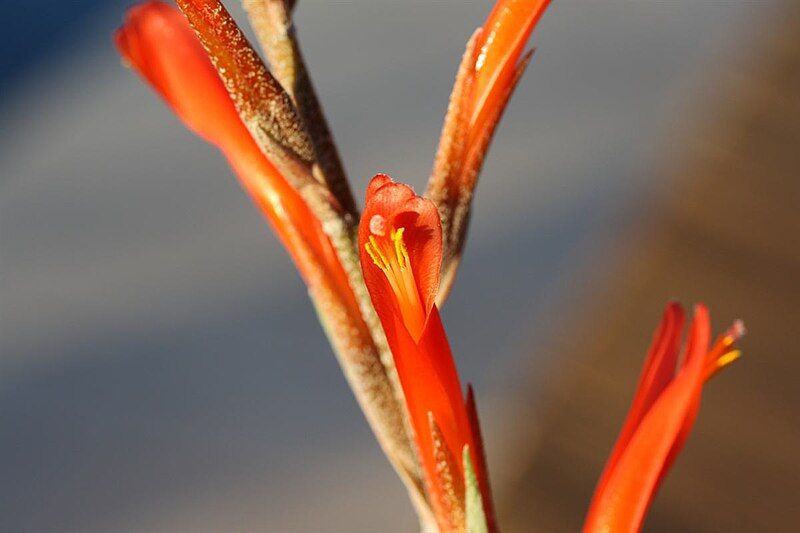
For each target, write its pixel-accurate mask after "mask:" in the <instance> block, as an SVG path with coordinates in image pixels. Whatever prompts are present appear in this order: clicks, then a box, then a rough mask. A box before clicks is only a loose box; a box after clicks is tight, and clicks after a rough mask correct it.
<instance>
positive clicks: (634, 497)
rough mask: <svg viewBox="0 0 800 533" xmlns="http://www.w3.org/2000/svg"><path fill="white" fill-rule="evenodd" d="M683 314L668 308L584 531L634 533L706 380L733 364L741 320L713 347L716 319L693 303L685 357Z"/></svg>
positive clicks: (741, 332) (680, 444)
mask: <svg viewBox="0 0 800 533" xmlns="http://www.w3.org/2000/svg"><path fill="white" fill-rule="evenodd" d="M683 321H684V316H683V310H682V309H681V307H680V305H678V304H676V303H670V304H669V305H667V308H666V311H665V312H664V318H663V320H662V321H661V325H660V326H659V328H658V330H657V331H656V333H655V336H654V338H653V342H652V344H651V346H650V350H649V352H648V355H647V358H646V359H645V363H644V368H643V369H642V375H641V377H640V379H639V385H638V387H637V389H636V394H635V396H634V400H633V404H632V405H631V408H630V411H629V412H628V416H627V418H626V420H625V423H624V425H623V427H622V431H621V432H620V435H619V437H618V438H617V442H616V443H615V444H614V448H613V450H612V452H611V455H610V457H609V459H608V463H607V464H606V467H605V470H604V471H603V474H602V475H601V476H600V481H599V482H598V484H597V489H596V490H595V494H594V497H593V499H592V503H591V506H590V508H589V513H588V516H587V518H586V523H585V524H584V532H586V533H601V532H634V531H638V530H639V529H641V525H642V522H643V521H644V517H645V514H646V512H647V508H648V506H649V505H650V502H651V501H652V499H653V496H654V495H655V492H656V490H657V489H658V486H659V484H660V483H661V481H662V480H663V479H664V476H665V475H666V473H667V471H668V470H669V468H670V466H672V463H673V461H674V460H675V457H676V456H677V455H678V453H679V452H680V450H681V448H682V447H683V445H684V443H685V442H686V439H687V437H688V436H689V432H690V431H691V429H692V425H693V424H694V421H695V419H696V418H697V413H698V410H699V409H700V397H701V394H702V392H703V385H704V383H705V382H706V381H707V380H708V379H709V378H710V377H711V376H713V375H714V374H716V373H717V372H718V371H719V370H720V369H722V368H723V367H725V366H726V365H728V364H730V363H731V362H733V361H735V360H736V359H737V358H738V357H739V356H740V354H741V353H740V352H739V350H737V349H736V347H735V344H736V342H737V341H738V340H739V338H741V336H742V335H744V326H743V324H742V323H741V321H737V322H735V323H734V324H733V326H731V327H730V328H729V329H728V331H727V332H726V333H725V334H724V335H722V336H721V337H720V338H719V339H718V340H717V341H716V342H715V343H714V345H713V347H712V348H711V349H710V350H709V348H708V345H709V339H710V329H711V327H710V321H709V315H708V310H707V309H706V308H705V306H703V305H697V306H695V310H694V319H693V321H692V326H691V328H690V330H689V338H688V342H687V344H686V348H685V350H684V352H685V353H684V356H683V360H682V361H681V363H680V365H678V351H679V349H680V345H681V332H682V329H683Z"/></svg>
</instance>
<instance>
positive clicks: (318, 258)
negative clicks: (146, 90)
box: [114, 1, 358, 316]
mask: <svg viewBox="0 0 800 533" xmlns="http://www.w3.org/2000/svg"><path fill="white" fill-rule="evenodd" d="M114 42H115V44H116V45H117V48H118V49H119V52H120V54H121V55H122V57H123V58H124V60H125V61H126V62H127V63H128V64H129V65H130V66H131V67H132V68H133V69H135V70H136V71H137V72H138V73H139V74H140V75H141V76H142V77H143V78H144V79H145V80H147V82H148V83H150V85H151V86H152V87H153V88H154V89H155V90H156V91H157V92H158V93H159V95H160V96H161V97H162V98H163V99H164V100H165V101H166V102H167V104H169V106H170V107H172V109H173V111H175V113H176V114H177V115H178V116H179V117H180V118H181V120H183V122H184V123H185V124H186V126H187V127H189V129H191V130H193V131H194V132H195V133H197V134H198V135H200V136H201V137H202V138H204V139H205V140H206V141H208V142H210V143H212V144H214V145H216V146H217V147H218V148H219V149H220V150H221V151H222V152H223V154H225V157H226V158H227V159H228V161H229V163H230V165H231V167H233V169H234V170H235V172H236V174H237V175H238V176H239V179H240V180H241V183H242V186H243V187H244V188H245V189H246V190H247V192H248V193H249V194H250V196H251V197H252V198H253V201H254V202H255V203H256V205H257V206H258V207H259V208H260V209H261V211H262V212H263V213H264V215H265V216H266V218H267V219H268V220H269V222H270V223H271V225H272V227H273V228H274V229H275V232H276V233H277V234H278V236H279V238H280V239H281V241H282V242H283V244H284V246H285V247H286V249H287V250H288V251H289V253H290V254H291V255H292V258H293V259H294V261H295V263H296V264H297V266H298V269H299V270H300V273H301V274H302V275H303V278H304V280H305V281H306V283H308V284H309V285H310V286H311V287H312V288H313V287H314V286H316V285H317V284H318V283H320V276H324V277H325V278H326V282H328V283H330V284H331V285H334V286H335V287H337V290H338V292H339V293H340V295H341V297H342V299H343V300H345V301H347V302H348V303H349V305H351V306H352V309H353V314H354V315H355V316H358V306H357V304H356V302H355V299H354V298H353V296H352V294H351V292H352V291H351V290H350V287H349V284H348V281H347V276H346V274H345V272H344V271H343V270H342V268H341V265H340V263H339V261H338V260H337V259H336V254H335V252H334V250H333V248H332V246H331V243H330V241H329V239H328V237H327V236H326V235H325V234H324V232H323V231H322V227H321V225H320V223H319V221H318V220H317V218H316V217H315V216H313V214H312V213H311V210H310V209H309V208H308V205H307V204H306V203H305V202H304V201H303V199H302V198H301V196H300V195H299V194H298V192H297V191H296V190H295V188H293V187H291V186H290V184H289V183H288V182H287V181H286V179H285V178H284V176H283V175H282V174H281V173H280V172H279V171H278V169H277V168H276V167H275V166H274V165H273V164H272V162H270V160H269V159H267V158H266V157H265V156H264V154H263V153H262V152H261V150H260V149H259V147H258V145H257V144H256V142H255V141H254V140H253V137H252V136H251V135H250V132H249V131H248V130H247V128H246V127H245V125H244V123H243V122H242V120H241V118H240V115H239V113H238V112H237V110H236V108H235V106H234V104H233V101H232V100H231V98H230V96H229V94H228V91H227V90H226V89H225V86H224V84H223V83H222V80H221V79H220V77H219V75H218V74H217V71H216V69H215V68H214V66H213V65H212V64H211V61H210V60H209V58H208V54H207V53H206V51H205V50H204V49H203V46H202V45H201V44H200V41H199V40H198V38H197V35H196V34H195V32H194V31H193V30H192V28H191V27H190V26H189V23H188V22H187V20H186V17H184V16H183V14H182V13H181V12H180V11H178V10H177V9H175V8H173V7H171V6H169V5H167V4H164V3H161V2H157V1H153V2H147V3H144V4H140V5H138V6H135V7H133V8H131V9H130V10H129V11H128V12H127V14H126V18H125V23H124V24H123V26H122V27H121V28H120V29H119V30H117V32H116V33H115V34H114ZM320 270H322V271H323V273H322V274H320Z"/></svg>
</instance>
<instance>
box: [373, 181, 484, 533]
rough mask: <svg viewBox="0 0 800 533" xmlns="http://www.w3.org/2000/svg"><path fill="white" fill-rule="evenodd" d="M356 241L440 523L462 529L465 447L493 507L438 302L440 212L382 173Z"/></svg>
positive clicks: (447, 528) (445, 527) (473, 422)
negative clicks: (403, 395) (463, 456)
mask: <svg viewBox="0 0 800 533" xmlns="http://www.w3.org/2000/svg"><path fill="white" fill-rule="evenodd" d="M358 240H359V247H360V253H361V266H362V269H363V272H364V282H365V284H366V286H367V289H368V290H369V294H370V297H371V299H372V303H373V305H374V306H375V310H376V312H377V313H378V317H379V318H380V321H381V324H382V325H383V329H384V331H385V332H386V337H387V340H388V341H389V347H390V348H391V350H392V354H393V356H394V361H395V366H396V367H397V372H398V374H399V377H400V383H401V385H402V388H403V393H404V394H405V399H406V404H407V406H408V410H409V412H410V415H411V423H412V426H413V430H414V435H415V438H416V443H417V447H418V449H419V453H420V456H421V461H422V465H423V468H424V471H425V478H426V481H427V485H428V491H429V494H430V496H431V500H432V504H433V507H434V511H435V513H436V516H437V521H438V523H439V527H440V528H441V529H442V530H444V531H454V530H462V529H463V527H464V490H465V489H464V481H463V480H464V465H463V464H462V462H461V460H460V459H461V457H462V454H463V451H464V448H465V447H469V451H470V454H471V460H472V463H473V464H474V465H476V469H477V471H478V483H479V485H480V486H481V494H482V495H483V500H484V503H483V505H484V509H485V510H486V511H487V513H486V514H487V516H491V512H490V501H489V497H488V486H487V484H486V479H487V478H486V469H485V465H484V460H483V456H482V449H481V448H480V447H479V446H480V436H479V434H478V428H477V419H476V418H475V417H474V412H473V413H472V414H471V413H470V412H468V408H467V404H466V402H465V400H464V396H463V394H462V388H461V384H460V381H459V378H458V372H457V370H456V366H455V362H454V361H453V356H452V353H451V351H450V344H449V343H448V341H447V336H446V335H445V331H444V327H443V326H442V322H441V320H440V318H439V310H438V309H437V307H436V304H435V303H434V300H435V298H436V292H437V290H438V288H439V271H440V267H441V261H442V229H441V223H440V221H439V213H438V211H437V210H436V206H435V205H434V203H433V202H431V201H430V200H426V199H424V198H421V197H419V196H417V195H416V194H414V191H413V190H411V188H410V187H408V186H407V185H403V184H401V183H395V182H394V181H392V179H391V178H390V177H389V176H385V175H382V174H379V175H377V176H375V177H374V178H373V179H372V181H371V182H370V184H369V187H368V188H367V200H366V208H365V209H364V214H363V216H362V219H361V225H360V227H359V239H358ZM470 409H474V403H473V402H472V401H470ZM471 418H472V420H471ZM490 521H491V519H490Z"/></svg>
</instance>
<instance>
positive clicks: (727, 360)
mask: <svg viewBox="0 0 800 533" xmlns="http://www.w3.org/2000/svg"><path fill="white" fill-rule="evenodd" d="M741 356H742V352H741V350H731V351H730V352H728V353H726V354H724V355H723V356H722V357H720V358H719V359H717V367H719V368H722V367H724V366H727V365H729V364H731V363H733V362H734V361H736V360H737V359H739V358H740V357H741Z"/></svg>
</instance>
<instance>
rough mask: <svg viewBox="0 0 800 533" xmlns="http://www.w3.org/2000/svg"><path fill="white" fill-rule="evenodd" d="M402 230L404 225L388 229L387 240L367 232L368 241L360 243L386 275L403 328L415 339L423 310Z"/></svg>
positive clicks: (419, 327)
mask: <svg viewBox="0 0 800 533" xmlns="http://www.w3.org/2000/svg"><path fill="white" fill-rule="evenodd" d="M404 232H405V228H397V229H392V230H391V231H390V232H389V238H388V239H386V238H382V239H379V238H376V235H375V234H373V235H370V236H369V241H368V242H366V243H365V244H364V249H365V250H366V252H367V254H369V256H370V258H371V259H372V262H373V263H375V265H376V266H377V267H378V268H380V269H381V270H382V271H383V273H384V274H385V275H386V279H387V280H388V282H389V286H390V287H391V288H392V292H393V293H394V296H395V299H396V301H397V305H398V307H399V308H400V314H401V316H402V318H403V323H404V324H405V326H406V329H408V332H409V333H410V334H411V336H412V337H413V338H414V340H419V337H420V336H421V335H422V329H423V327H424V326H425V309H424V306H423V304H422V299H421V298H420V295H419V288H418V287H417V282H416V280H415V279H414V270H413V269H412V268H411V258H410V257H409V255H408V248H406V244H405V241H404V239H403V234H404ZM378 237H383V235H378Z"/></svg>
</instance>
